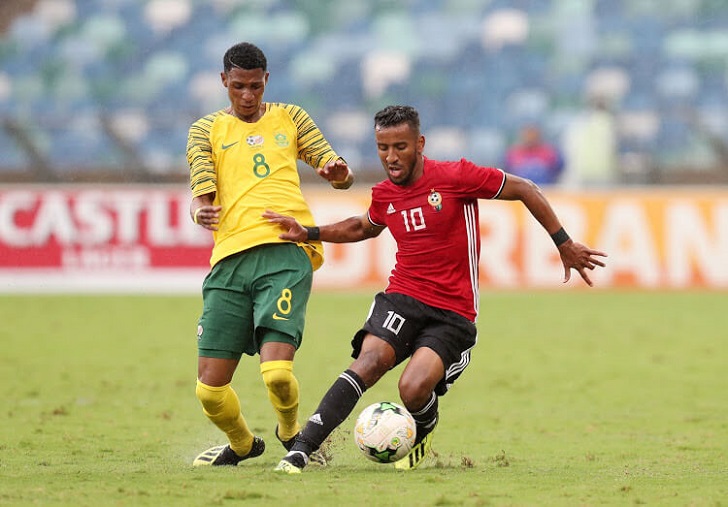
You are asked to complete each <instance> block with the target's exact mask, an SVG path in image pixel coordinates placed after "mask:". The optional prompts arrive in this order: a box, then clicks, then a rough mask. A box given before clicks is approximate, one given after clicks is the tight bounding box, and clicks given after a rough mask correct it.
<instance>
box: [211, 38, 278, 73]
mask: <svg viewBox="0 0 728 507" xmlns="http://www.w3.org/2000/svg"><path fill="white" fill-rule="evenodd" d="M222 67H223V69H224V70H225V72H226V73H227V72H230V70H231V69H233V68H238V69H245V70H252V69H263V72H266V71H267V70H268V60H266V58H265V54H264V53H263V51H261V49H260V48H259V47H258V46H256V45H255V44H251V43H250V42H240V43H238V44H235V45H234V46H233V47H231V48H230V49H228V50H227V51H225V56H223V58H222Z"/></svg>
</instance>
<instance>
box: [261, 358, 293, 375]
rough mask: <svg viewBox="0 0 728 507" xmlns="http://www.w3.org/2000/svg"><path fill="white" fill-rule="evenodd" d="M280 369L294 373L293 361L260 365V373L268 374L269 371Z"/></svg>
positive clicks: (267, 362)
mask: <svg viewBox="0 0 728 507" xmlns="http://www.w3.org/2000/svg"><path fill="white" fill-rule="evenodd" d="M278 369H280V370H288V371H293V361H285V360H279V361H266V362H264V363H260V373H266V372H268V371H271V370H278Z"/></svg>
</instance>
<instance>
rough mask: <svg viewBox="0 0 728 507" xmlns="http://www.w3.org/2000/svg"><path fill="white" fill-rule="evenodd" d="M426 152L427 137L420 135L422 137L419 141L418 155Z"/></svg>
mask: <svg viewBox="0 0 728 507" xmlns="http://www.w3.org/2000/svg"><path fill="white" fill-rule="evenodd" d="M423 151H425V136H423V135H422V134H420V137H419V138H418V139H417V153H422V152H423Z"/></svg>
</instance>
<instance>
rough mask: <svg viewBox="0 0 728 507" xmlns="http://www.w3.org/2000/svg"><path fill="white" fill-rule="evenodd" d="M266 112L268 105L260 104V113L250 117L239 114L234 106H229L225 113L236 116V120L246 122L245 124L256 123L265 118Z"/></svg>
mask: <svg viewBox="0 0 728 507" xmlns="http://www.w3.org/2000/svg"><path fill="white" fill-rule="evenodd" d="M266 110H267V107H266V103H265V102H262V103H261V104H260V107H259V108H258V112H257V113H256V114H254V115H249V116H243V115H240V114H238V113H237V111H235V108H234V107H233V106H229V107H228V108H227V109H225V112H226V113H227V114H229V115H230V116H234V117H235V118H237V119H238V120H240V121H244V122H245V123H255V122H257V121H258V120H260V119H261V118H262V117H263V115H264V114H265V112H266Z"/></svg>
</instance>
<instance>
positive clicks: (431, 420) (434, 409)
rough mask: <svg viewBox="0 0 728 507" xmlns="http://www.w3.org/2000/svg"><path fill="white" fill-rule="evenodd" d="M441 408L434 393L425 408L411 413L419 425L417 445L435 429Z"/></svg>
mask: <svg viewBox="0 0 728 507" xmlns="http://www.w3.org/2000/svg"><path fill="white" fill-rule="evenodd" d="M439 408H440V403H439V402H438V401H437V395H436V394H435V393H434V392H433V393H432V396H431V397H430V399H429V400H428V401H427V403H425V406H424V407H422V408H421V409H419V410H417V411H415V412H411V414H412V418H413V419H414V420H415V423H416V424H417V438H416V439H415V443H416V444H419V443H420V442H421V441H422V439H423V438H425V437H426V436H427V434H428V433H430V432H431V431H432V430H434V429H435V425H436V424H437V417H438V409H439Z"/></svg>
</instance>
